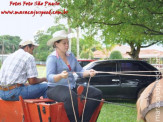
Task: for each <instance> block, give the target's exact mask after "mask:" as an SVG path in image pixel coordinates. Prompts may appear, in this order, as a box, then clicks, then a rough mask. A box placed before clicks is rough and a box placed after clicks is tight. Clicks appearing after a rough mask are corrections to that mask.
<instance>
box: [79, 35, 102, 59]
mask: <svg viewBox="0 0 163 122" xmlns="http://www.w3.org/2000/svg"><path fill="white" fill-rule="evenodd" d="M83 37H84V38H83V39H80V45H82V46H81V52H80V58H86V59H92V58H93V51H95V50H97V49H99V50H101V49H102V45H101V44H100V42H98V41H96V40H95V39H94V37H93V36H92V35H89V34H88V35H87V36H86V35H83Z"/></svg>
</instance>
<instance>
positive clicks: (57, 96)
mask: <svg viewBox="0 0 163 122" xmlns="http://www.w3.org/2000/svg"><path fill="white" fill-rule="evenodd" d="M71 91H72V97H73V103H74V108H75V113H76V117H77V121H78V122H81V118H80V117H79V113H78V101H77V97H78V96H77V93H76V89H73V90H71ZM85 94H86V87H85V86H84V90H83V92H82V95H84V96H85ZM47 96H48V98H50V99H53V100H56V101H58V102H63V103H64V108H65V110H66V113H67V116H68V118H69V120H70V122H75V117H74V113H73V109H72V104H71V98H70V93H69V88H68V87H67V86H61V85H58V86H55V87H48V90H47ZM88 97H89V98H95V99H99V100H100V99H101V98H102V92H101V91H100V90H99V89H97V88H94V87H89V90H88ZM98 105H99V102H98V101H93V100H87V103H86V107H85V112H84V119H83V122H89V120H90V119H91V117H92V114H93V112H94V110H95V109H96V108H97V106H98Z"/></svg>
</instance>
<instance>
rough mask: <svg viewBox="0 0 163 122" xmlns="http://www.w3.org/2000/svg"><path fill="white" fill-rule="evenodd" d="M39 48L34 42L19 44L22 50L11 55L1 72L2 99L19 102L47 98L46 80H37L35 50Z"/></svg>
mask: <svg viewBox="0 0 163 122" xmlns="http://www.w3.org/2000/svg"><path fill="white" fill-rule="evenodd" d="M36 46H38V44H36V43H35V42H34V41H31V40H27V41H21V42H20V43H19V47H20V49H18V50H17V51H15V52H14V53H12V54H11V55H9V56H8V57H7V58H6V60H5V61H4V63H3V65H2V67H1V70H0V98H2V99H3V100H9V101H17V100H19V96H22V97H23V99H33V98H39V97H41V96H43V97H45V98H46V97H47V96H46V90H47V83H42V82H44V81H46V78H37V77H38V72H37V69H36V64H35V59H34V57H33V50H34V48H35V47H36ZM27 81H28V83H26V82H27Z"/></svg>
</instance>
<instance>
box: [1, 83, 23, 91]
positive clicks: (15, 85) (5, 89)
mask: <svg viewBox="0 0 163 122" xmlns="http://www.w3.org/2000/svg"><path fill="white" fill-rule="evenodd" d="M20 86H23V84H18V83H17V84H14V85H11V86H8V87H2V86H0V90H3V91H8V90H12V89H15V88H17V87H20Z"/></svg>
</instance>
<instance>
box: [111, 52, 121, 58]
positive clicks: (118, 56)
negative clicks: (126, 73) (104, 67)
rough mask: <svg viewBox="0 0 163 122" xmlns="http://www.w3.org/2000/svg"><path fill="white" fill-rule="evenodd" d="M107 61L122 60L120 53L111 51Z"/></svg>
mask: <svg viewBox="0 0 163 122" xmlns="http://www.w3.org/2000/svg"><path fill="white" fill-rule="evenodd" d="M109 59H123V57H122V54H121V52H120V51H112V52H111V54H110V57H109Z"/></svg>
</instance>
